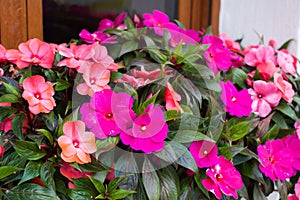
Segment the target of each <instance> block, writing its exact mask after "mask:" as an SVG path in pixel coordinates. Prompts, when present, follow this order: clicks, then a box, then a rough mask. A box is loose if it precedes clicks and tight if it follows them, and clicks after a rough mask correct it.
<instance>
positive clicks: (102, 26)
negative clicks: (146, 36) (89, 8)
mask: <svg viewBox="0 0 300 200" xmlns="http://www.w3.org/2000/svg"><path fill="white" fill-rule="evenodd" d="M126 17H127V13H126V12H123V13H121V14H119V15H118V16H117V17H116V18H115V20H114V21H112V20H110V19H102V20H101V21H100V22H99V26H98V31H103V30H106V29H110V28H116V29H121V30H124V29H126V25H125V24H122V23H123V22H124V20H125V18H126Z"/></svg>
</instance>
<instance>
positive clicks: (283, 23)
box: [219, 0, 300, 57]
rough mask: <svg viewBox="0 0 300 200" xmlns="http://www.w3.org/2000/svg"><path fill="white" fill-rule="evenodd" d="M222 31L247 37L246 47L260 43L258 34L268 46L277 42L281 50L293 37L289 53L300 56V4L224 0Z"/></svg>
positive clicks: (293, 1)
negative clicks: (269, 43) (274, 41)
mask: <svg viewBox="0 0 300 200" xmlns="http://www.w3.org/2000/svg"><path fill="white" fill-rule="evenodd" d="M219 31H220V33H222V32H225V33H227V34H228V35H229V36H231V37H232V38H233V39H239V38H241V37H243V38H244V40H243V43H242V44H243V45H249V44H257V43H258V36H257V33H258V34H260V35H264V38H265V42H266V43H267V42H268V41H269V40H270V39H275V40H276V41H277V44H278V47H279V46H281V44H283V43H284V42H285V41H287V40H288V39H291V38H293V39H295V40H296V41H295V42H293V43H292V44H291V46H290V48H289V50H290V51H291V52H292V53H293V54H294V55H296V56H297V57H300V1H299V0H221V10H220V24H219ZM256 32H257V33H256Z"/></svg>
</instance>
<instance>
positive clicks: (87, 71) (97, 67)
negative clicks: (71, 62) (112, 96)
mask: <svg viewBox="0 0 300 200" xmlns="http://www.w3.org/2000/svg"><path fill="white" fill-rule="evenodd" d="M80 71H82V72H83V80H84V81H85V82H83V83H80V84H79V85H77V92H78V93H79V94H81V95H89V96H93V94H94V93H95V92H99V91H102V90H104V89H109V88H110V87H109V85H108V83H109V80H110V71H109V70H107V69H106V67H105V66H103V65H102V64H100V63H92V64H89V63H86V64H84V65H82V66H81V67H80Z"/></svg>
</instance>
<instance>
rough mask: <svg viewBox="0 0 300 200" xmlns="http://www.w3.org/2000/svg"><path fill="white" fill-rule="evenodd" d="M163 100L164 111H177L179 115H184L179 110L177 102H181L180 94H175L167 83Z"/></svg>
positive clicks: (181, 110)
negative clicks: (164, 102)
mask: <svg viewBox="0 0 300 200" xmlns="http://www.w3.org/2000/svg"><path fill="white" fill-rule="evenodd" d="M164 98H165V101H166V109H167V110H177V111H179V112H181V113H184V111H183V109H182V108H181V106H180V104H179V101H180V100H181V96H180V94H178V93H177V92H175V90H174V89H173V86H172V85H171V84H170V83H169V82H168V83H167V87H166V91H165V94H164Z"/></svg>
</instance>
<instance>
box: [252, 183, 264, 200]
mask: <svg viewBox="0 0 300 200" xmlns="http://www.w3.org/2000/svg"><path fill="white" fill-rule="evenodd" d="M253 199H259V200H267V198H266V196H265V195H264V193H263V192H262V190H261V187H260V186H259V185H258V184H255V185H254V190H253Z"/></svg>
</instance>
